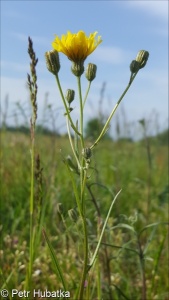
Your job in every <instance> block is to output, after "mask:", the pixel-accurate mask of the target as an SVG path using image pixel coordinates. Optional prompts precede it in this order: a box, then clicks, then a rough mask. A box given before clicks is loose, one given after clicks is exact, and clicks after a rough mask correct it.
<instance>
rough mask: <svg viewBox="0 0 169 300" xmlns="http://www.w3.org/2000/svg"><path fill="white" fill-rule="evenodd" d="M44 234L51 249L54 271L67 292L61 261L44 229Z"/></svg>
mask: <svg viewBox="0 0 169 300" xmlns="http://www.w3.org/2000/svg"><path fill="white" fill-rule="evenodd" d="M42 232H43V235H44V237H45V240H46V242H47V245H48V248H49V251H50V256H51V258H52V261H53V265H54V270H55V274H56V275H57V277H59V278H60V280H61V282H62V285H63V288H64V290H65V291H67V288H66V284H65V280H64V276H63V273H62V270H61V267H60V265H59V261H58V259H57V257H56V255H55V252H54V249H53V247H52V245H51V243H50V241H49V238H48V236H47V234H46V231H45V230H44V229H43V230H42Z"/></svg>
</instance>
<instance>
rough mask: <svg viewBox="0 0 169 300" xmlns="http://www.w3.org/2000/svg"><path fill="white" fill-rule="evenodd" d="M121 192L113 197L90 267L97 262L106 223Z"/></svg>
mask: <svg viewBox="0 0 169 300" xmlns="http://www.w3.org/2000/svg"><path fill="white" fill-rule="evenodd" d="M120 192H121V190H120V191H119V192H118V193H117V194H116V196H115V197H114V199H113V201H112V203H111V205H110V208H109V211H108V214H107V217H106V220H105V222H104V225H103V228H102V231H101V234H100V238H99V241H98V244H97V246H96V250H95V252H94V254H93V257H92V259H91V262H90V264H89V269H90V268H91V267H92V265H93V263H94V262H95V259H96V256H97V254H98V251H99V248H100V244H101V241H102V238H103V234H104V232H105V229H106V225H107V222H108V220H109V217H110V214H111V211H112V208H113V205H114V203H115V201H116V199H117V197H118V195H119V194H120Z"/></svg>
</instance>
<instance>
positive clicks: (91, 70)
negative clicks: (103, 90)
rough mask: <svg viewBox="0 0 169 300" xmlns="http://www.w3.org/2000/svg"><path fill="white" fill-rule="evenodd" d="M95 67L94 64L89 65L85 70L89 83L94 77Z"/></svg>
mask: <svg viewBox="0 0 169 300" xmlns="http://www.w3.org/2000/svg"><path fill="white" fill-rule="evenodd" d="M96 71H97V66H96V65H95V64H91V63H89V64H88V66H87V69H86V74H85V75H86V78H87V80H89V81H90V82H91V81H92V80H93V79H95V77H96Z"/></svg>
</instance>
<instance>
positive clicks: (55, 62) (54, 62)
mask: <svg viewBox="0 0 169 300" xmlns="http://www.w3.org/2000/svg"><path fill="white" fill-rule="evenodd" d="M45 58H46V66H47V68H48V70H49V71H50V72H51V73H53V74H54V75H57V74H58V72H59V70H60V62H59V54H58V52H57V51H56V50H51V51H48V52H46V53H45Z"/></svg>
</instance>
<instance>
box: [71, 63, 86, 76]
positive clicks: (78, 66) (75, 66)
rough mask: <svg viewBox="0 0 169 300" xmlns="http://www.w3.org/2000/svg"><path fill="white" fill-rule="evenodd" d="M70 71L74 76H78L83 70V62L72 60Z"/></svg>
mask: <svg viewBox="0 0 169 300" xmlns="http://www.w3.org/2000/svg"><path fill="white" fill-rule="evenodd" d="M71 71H72V73H73V74H74V75H75V76H77V77H80V76H81V75H82V74H83V72H84V62H83V61H79V62H73V63H72V67H71Z"/></svg>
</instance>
